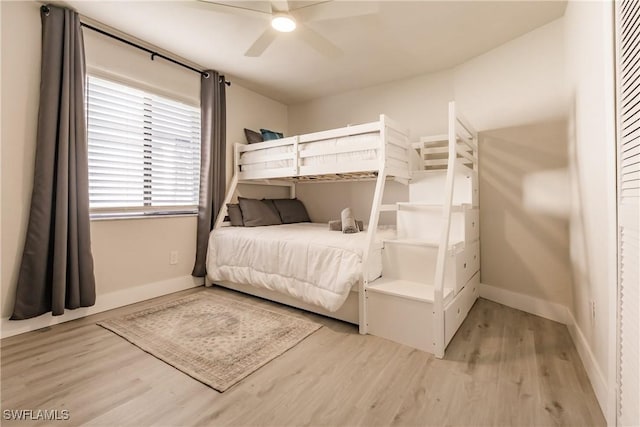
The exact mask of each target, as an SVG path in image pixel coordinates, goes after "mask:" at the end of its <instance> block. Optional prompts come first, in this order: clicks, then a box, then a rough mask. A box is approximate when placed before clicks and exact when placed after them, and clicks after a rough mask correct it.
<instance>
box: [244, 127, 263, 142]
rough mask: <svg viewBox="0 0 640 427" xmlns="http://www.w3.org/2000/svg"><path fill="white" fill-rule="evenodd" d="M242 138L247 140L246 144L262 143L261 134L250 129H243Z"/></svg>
mask: <svg viewBox="0 0 640 427" xmlns="http://www.w3.org/2000/svg"><path fill="white" fill-rule="evenodd" d="M244 136H245V137H246V138H247V144H255V143H256V142H262V141H264V138H262V134H261V133H259V132H256V131H253V130H251V129H247V128H245V129H244Z"/></svg>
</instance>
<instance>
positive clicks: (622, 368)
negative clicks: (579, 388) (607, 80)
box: [616, 0, 640, 426]
mask: <svg viewBox="0 0 640 427" xmlns="http://www.w3.org/2000/svg"><path fill="white" fill-rule="evenodd" d="M616 27H617V29H616V32H617V46H616V50H617V86H618V87H617V93H618V111H617V116H618V147H617V148H618V245H619V247H618V251H619V252H618V253H619V261H618V280H619V284H618V285H619V293H618V295H619V301H618V311H619V331H618V334H619V336H618V346H619V358H618V385H619V389H618V424H619V425H622V426H635V425H638V423H639V422H640V405H639V402H640V326H639V325H640V289H639V288H640V274H639V272H640V2H638V1H637V0H623V1H621V2H616Z"/></svg>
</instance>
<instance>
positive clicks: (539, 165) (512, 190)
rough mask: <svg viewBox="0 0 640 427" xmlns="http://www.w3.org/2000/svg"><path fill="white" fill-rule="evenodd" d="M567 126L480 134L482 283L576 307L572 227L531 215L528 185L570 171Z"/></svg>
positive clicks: (561, 123)
mask: <svg viewBox="0 0 640 427" xmlns="http://www.w3.org/2000/svg"><path fill="white" fill-rule="evenodd" d="M566 129H567V126H566V121H565V120H560V121H555V122H546V123H544V124H536V125H523V126H516V127H509V128H502V129H495V130H490V131H485V132H482V133H481V134H480V138H479V139H480V141H479V144H480V160H481V167H480V171H479V172H480V173H479V176H480V207H481V208H480V212H481V217H480V235H481V236H482V238H481V239H482V240H481V244H480V249H481V254H480V259H481V262H482V273H481V274H482V283H485V284H489V285H493V286H497V287H499V288H502V289H508V290H511V291H514V292H519V293H522V294H525V295H531V296H535V297H538V298H542V299H544V300H546V301H553V302H557V303H560V304H562V305H570V304H571V287H570V283H571V268H570V262H569V227H568V222H567V221H566V220H565V219H558V218H554V217H550V216H548V215H545V214H540V213H536V212H531V211H529V210H528V209H527V208H526V206H525V205H524V203H523V196H524V194H523V193H524V190H523V181H524V178H525V177H526V176H527V175H528V174H531V173H534V172H540V171H544V170H549V169H560V168H566V167H567V162H568V159H567V144H566Z"/></svg>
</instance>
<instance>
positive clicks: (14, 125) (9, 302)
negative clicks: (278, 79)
mask: <svg viewBox="0 0 640 427" xmlns="http://www.w3.org/2000/svg"><path fill="white" fill-rule="evenodd" d="M39 6H40V5H39V4H38V3H34V2H1V7H2V182H1V186H2V187H1V188H2V196H1V197H2V230H1V232H2V238H1V239H0V240H1V242H2V243H1V244H2V271H1V278H2V286H1V289H2V293H1V298H2V320H3V334H4V333H5V332H6V331H5V329H6V328H5V327H6V326H7V325H8V324H16V323H20V325H21V327H22V328H25V327H26V328H28V327H29V325H33V327H37V326H42V322H43V321H46V322H48V321H50V319H51V317H50V316H49V315H44V316H40V317H39V318H37V319H32V320H27V321H20V322H8V323H7V322H6V318H7V317H8V316H9V315H10V314H11V310H12V308H13V300H14V295H15V284H16V280H17V274H18V268H19V263H20V257H21V255H22V249H23V244H24V235H25V231H26V224H27V219H28V212H29V203H30V197H31V188H32V185H33V164H34V153H35V138H36V121H37V111H38V95H39V83H40V52H41V48H40V34H41V31H40V28H41V26H40V15H39ZM84 37H85V50H86V58H87V64H88V70H89V72H94V73H100V74H103V75H105V74H106V75H108V76H110V77H112V78H117V79H120V80H123V81H127V82H129V83H133V84H138V85H140V86H142V87H145V88H147V89H151V90H155V91H159V92H161V93H163V94H165V95H168V96H172V97H177V98H180V99H182V100H184V101H186V102H191V103H194V104H198V103H199V98H200V94H199V93H200V92H199V91H200V89H199V87H200V80H199V76H198V75H197V74H196V73H193V72H191V71H187V70H184V69H182V68H180V67H176V66H174V65H172V64H169V63H167V62H164V61H162V60H160V59H159V60H155V61H150V60H149V57H148V55H146V54H144V53H142V52H140V51H138V50H136V49H133V48H131V47H128V46H125V45H123V44H120V43H118V42H116V41H113V40H111V39H108V38H105V37H103V36H101V35H99V34H97V33H94V32H92V31H88V30H85V31H84ZM17 41H19V42H17ZM229 79H231V80H233V77H232V76H229ZM260 126H261V127H273V128H274V129H276V128H277V129H283V130H285V131H286V130H287V109H286V106H284V105H283V104H280V103H278V102H276V101H273V100H271V99H269V98H266V97H264V96H262V95H259V94H256V93H254V92H252V91H249V90H247V89H244V88H242V87H240V86H238V85H237V84H234V85H232V86H231V87H230V88H228V90H227V135H228V138H227V141H228V146H229V147H230V146H231V144H232V143H233V142H235V141H243V140H244V135H243V128H244V127H260ZM230 160H231V159H230V158H229V162H230ZM91 233H92V249H93V256H94V261H95V273H96V287H97V293H98V296H97V303H96V307H102V308H103V309H104V307H106V305H105V304H104V303H103V302H104V301H109V304H111V305H113V304H118V303H130V302H132V301H126V299H127V298H128V295H132V298H133V295H136V298H138V299H141V298H144V297H145V296H146V297H147V298H148V297H149V296H150V295H151V294H153V293H154V292H156V293H157V292H168V291H170V290H175V289H178V288H180V287H189V286H193V285H194V284H195V283H198V282H197V281H195V282H194V280H193V279H192V278H191V276H190V274H191V269H192V267H193V262H194V256H195V234H196V218H195V216H188V217H173V218H153V219H128V220H100V221H92V223H91ZM173 250H177V251H178V252H179V262H178V264H177V265H169V252H170V251H173ZM154 284H156V286H154ZM145 285H147V287H146V288H145ZM140 289H145V291H140ZM135 290H137V291H135ZM122 291H125V292H122ZM114 295H118V297H117V298H115V297H113V296H114ZM107 308H108V307H107ZM77 312H78V313H80V311H77ZM85 312H86V310H85V311H83V313H85ZM68 313H69V316H67V315H65V316H61V317H60V318H56V319H57V320H60V319H70V318H71V317H73V316H75V314H73V313H72V312H68ZM44 318H48V319H49V320H47V319H44ZM43 319H44V320H43ZM11 327H12V328H13V327H15V325H12V326H11Z"/></svg>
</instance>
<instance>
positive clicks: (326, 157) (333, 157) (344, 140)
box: [240, 132, 402, 171]
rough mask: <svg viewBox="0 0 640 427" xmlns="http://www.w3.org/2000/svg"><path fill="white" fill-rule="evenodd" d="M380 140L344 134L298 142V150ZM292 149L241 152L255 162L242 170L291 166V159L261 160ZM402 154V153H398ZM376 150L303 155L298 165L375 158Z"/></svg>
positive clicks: (369, 135)
mask: <svg viewBox="0 0 640 427" xmlns="http://www.w3.org/2000/svg"><path fill="white" fill-rule="evenodd" d="M379 140H380V133H378V132H374V133H363V134H359V135H351V136H345V137H341V138H332V139H325V140H322V141H314V142H307V143H303V144H300V147H299V148H300V150H308V149H314V150H315V149H331V148H339V147H345V146H352V147H354V148H357V147H363V146H365V145H366V144H368V143H370V142H378V141H379ZM388 147H390V148H389V149H392V150H393V149H396V150H399V149H398V147H396V146H393V145H390V146H388ZM292 149H293V146H292V145H286V146H282V147H271V148H265V149H262V150H254V151H247V152H244V153H242V154H241V157H240V158H241V159H242V160H243V161H245V162H255V163H248V164H244V165H242V167H241V169H242V170H243V171H250V170H263V169H276V168H287V167H291V166H292V160H271V161H261V160H262V159H263V158H264V157H265V156H268V155H275V154H284V153H289V152H291V150H292ZM399 155H402V153H399ZM375 159H376V150H373V149H363V150H361V151H352V152H348V153H338V154H323V155H319V156H311V157H305V158H303V159H302V162H301V165H300V166H312V165H321V164H327V163H340V162H353V161H358V160H375Z"/></svg>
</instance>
